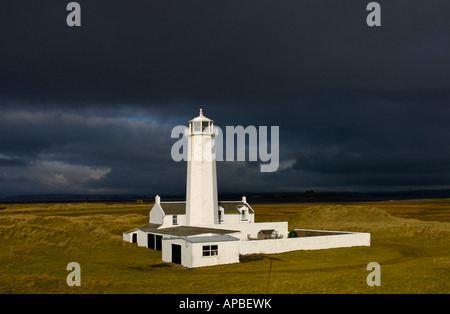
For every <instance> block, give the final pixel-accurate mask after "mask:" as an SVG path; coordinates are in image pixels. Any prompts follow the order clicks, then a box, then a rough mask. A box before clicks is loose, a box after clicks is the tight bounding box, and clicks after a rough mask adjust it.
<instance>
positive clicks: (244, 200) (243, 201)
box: [242, 194, 247, 203]
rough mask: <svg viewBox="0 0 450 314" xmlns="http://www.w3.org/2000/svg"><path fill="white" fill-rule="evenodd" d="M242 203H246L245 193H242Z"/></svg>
mask: <svg viewBox="0 0 450 314" xmlns="http://www.w3.org/2000/svg"><path fill="white" fill-rule="evenodd" d="M242 203H247V198H246V197H245V194H244V195H242Z"/></svg>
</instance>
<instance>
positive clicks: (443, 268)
mask: <svg viewBox="0 0 450 314" xmlns="http://www.w3.org/2000/svg"><path fill="white" fill-rule="evenodd" d="M249 201H250V202H251V200H249ZM151 206H152V204H133V203H78V204H36V205H33V204H28V205H19V204H13V205H10V204H3V205H2V204H0V239H1V241H0V293H3V294H5V293H224V294H225V293H226V294H234V293H255V294H256V293H258V294H259V293H450V284H449V280H450V241H449V239H450V199H434V200H409V201H391V202H375V203H359V204H339V205H338V204H270V205H254V206H253V208H254V209H255V211H256V220H257V221H260V222H263V221H288V222H289V229H290V230H292V229H294V228H314V229H328V230H348V231H364V232H370V233H371V239H372V241H371V246H370V247H365V248H363V247H354V248H341V249H330V250H319V251H297V252H290V253H284V254H274V255H257V256H246V257H243V258H242V261H241V263H239V264H231V265H221V266H213V267H205V268H197V269H193V270H188V269H186V268H183V267H181V266H179V265H172V264H165V263H162V262H161V252H158V251H153V250H148V249H145V248H142V247H137V246H136V245H135V244H131V243H127V242H124V241H122V232H123V231H126V230H129V229H132V228H134V227H140V226H143V225H144V224H146V223H147V222H148V213H149V210H150V208H151ZM69 262H77V263H79V264H80V266H81V286H80V287H69V286H67V284H66V277H67V275H68V274H69V272H70V271H67V270H66V266H67V264H68V263H69ZM369 262H377V263H379V264H380V265H381V286H379V287H376V286H375V287H369V286H368V285H367V284H366V277H367V275H368V274H369V273H370V271H367V270H366V269H365V266H366V265H367V264H368V263H369ZM270 267H271V273H270V280H269V269H270Z"/></svg>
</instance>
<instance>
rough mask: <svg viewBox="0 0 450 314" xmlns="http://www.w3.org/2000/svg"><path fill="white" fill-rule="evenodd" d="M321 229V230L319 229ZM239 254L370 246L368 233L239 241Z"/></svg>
mask: <svg viewBox="0 0 450 314" xmlns="http://www.w3.org/2000/svg"><path fill="white" fill-rule="evenodd" d="M321 231H323V230H321ZM239 246H240V249H239V250H240V254H243V255H246V254H276V253H284V252H290V251H297V250H323V249H332V248H341V247H352V246H370V233H355V232H351V233H350V232H349V233H343V234H340V235H329V236H317V237H299V238H285V239H267V240H252V241H240V242H239Z"/></svg>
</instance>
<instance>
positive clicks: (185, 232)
mask: <svg viewBox="0 0 450 314" xmlns="http://www.w3.org/2000/svg"><path fill="white" fill-rule="evenodd" d="M155 226H157V227H159V226H160V225H157V224H147V225H145V226H144V227H142V228H139V229H140V230H141V231H145V232H152V233H159V234H166V235H173V236H182V237H187V236H193V235H197V234H204V233H213V234H219V235H223V234H228V233H236V232H239V230H226V229H216V228H203V227H193V226H179V227H169V228H161V229H157V227H155Z"/></svg>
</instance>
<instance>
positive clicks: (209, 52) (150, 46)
mask: <svg viewBox="0 0 450 314" xmlns="http://www.w3.org/2000/svg"><path fill="white" fill-rule="evenodd" d="M68 2H69V1H67V3H68ZM78 2H79V3H80V5H81V8H82V26H81V27H80V28H70V27H68V26H67V25H66V22H65V20H66V16H67V14H68V12H67V11H66V5H67V3H65V2H64V1H62V2H61V1H56V0H54V1H51V0H47V1H12V0H7V1H2V2H1V4H0V42H1V43H2V47H1V48H2V49H1V50H0V188H1V190H2V192H3V193H4V194H8V193H9V194H14V193H25V192H33V191H37V192H49V191H56V190H57V191H74V192H75V191H76V192H80V191H92V192H96V191H97V192H103V191H104V192H107V191H112V192H118V193H119V192H132V191H139V192H141V191H148V192H149V193H151V194H153V193H160V191H164V192H167V193H170V192H171V191H174V192H180V191H181V192H182V191H183V189H184V184H185V179H184V176H185V164H184V163H176V162H174V161H172V159H171V158H170V148H171V145H172V144H173V143H174V141H175V140H174V139H171V138H170V131H171V129H172V127H174V126H175V125H179V124H183V125H185V124H186V123H187V121H188V120H190V119H191V118H193V117H194V116H195V115H197V112H198V109H199V107H203V109H204V111H205V115H206V116H208V117H210V118H212V119H214V120H215V122H216V125H218V126H221V127H225V126H226V125H244V126H247V125H256V126H259V125H268V126H270V125H278V126H280V169H279V170H278V171H277V172H275V173H271V174H267V173H260V172H259V167H258V165H257V163H231V162H223V163H219V165H218V171H219V188H221V189H222V190H223V191H237V192H240V191H241V190H248V189H253V190H254V191H272V190H300V191H302V190H304V189H308V188H311V187H314V188H316V187H317V188H327V187H330V188H342V189H347V188H348V189H356V190H358V189H366V188H368V189H369V188H377V189H378V188H386V189H388V188H390V187H395V188H398V187H409V188H411V187H435V186H445V185H448V182H447V181H448V179H450V169H449V166H448V165H447V162H446V161H447V160H450V149H449V148H448V145H446V142H447V141H448V138H450V127H449V123H448V122H447V117H449V116H450V109H449V102H450V86H449V80H448V73H450V61H449V58H450V57H449V56H450V42H449V40H448V30H449V29H450V21H449V19H448V16H449V14H450V4H449V3H447V2H444V1H427V2H424V1H406V0H404V1H394V2H392V1H379V3H380V4H381V8H382V26H381V27H379V28H370V27H368V26H367V25H366V22H365V19H366V16H367V14H368V12H367V11H366V5H367V3H368V2H369V1H367V2H364V1H359V0H350V1H345V2H336V1H330V0H323V1H304V0H300V1H299V0H295V1H293V0H288V1H273V0H262V1H261V0H244V1H242V0H240V1H237V0H226V1H225V0H223V1H222V0H217V1H202V0H199V1H186V0H183V1H181V0H169V1H159V0H156V1H144V0H142V1H137V0H136V1H132V2H129V1H124V0H115V1H81V0H80V1H78ZM0 194H1V193H0Z"/></svg>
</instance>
